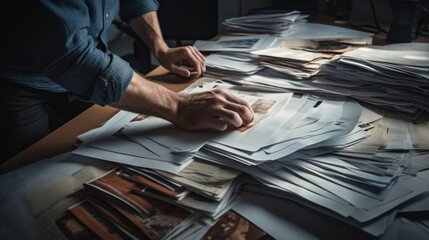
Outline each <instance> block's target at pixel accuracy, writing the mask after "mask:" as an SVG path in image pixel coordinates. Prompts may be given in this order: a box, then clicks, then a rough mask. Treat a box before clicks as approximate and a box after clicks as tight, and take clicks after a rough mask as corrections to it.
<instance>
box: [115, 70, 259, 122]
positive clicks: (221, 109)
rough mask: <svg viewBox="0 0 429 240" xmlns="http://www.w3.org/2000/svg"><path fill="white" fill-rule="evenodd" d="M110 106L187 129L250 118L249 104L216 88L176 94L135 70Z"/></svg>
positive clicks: (242, 120) (249, 120)
mask: <svg viewBox="0 0 429 240" xmlns="http://www.w3.org/2000/svg"><path fill="white" fill-rule="evenodd" d="M109 105H110V106H112V107H116V108H119V109H123V110H127V111H130V112H136V113H142V114H146V115H152V116H155V117H160V118H163V119H165V120H168V121H170V122H171V123H173V124H174V125H176V126H178V127H180V128H183V129H186V130H203V129H215V130H218V131H224V130H226V129H228V128H238V127H240V126H242V125H245V124H248V123H250V122H251V121H253V116H254V113H253V110H252V108H251V107H250V106H249V104H248V103H247V102H246V101H244V100H243V99H240V98H238V97H236V96H235V95H232V94H231V93H228V92H226V91H223V90H220V89H215V90H212V91H207V92H200V93H193V94H178V93H175V92H173V91H171V90H169V89H167V88H165V87H163V86H161V85H159V84H156V83H153V82H150V81H148V80H146V79H145V78H143V77H142V76H140V75H139V74H137V73H134V76H133V79H132V80H131V83H130V85H129V86H128V88H127V89H126V90H125V92H124V94H123V95H122V98H121V100H120V101H119V102H116V103H110V104H109Z"/></svg>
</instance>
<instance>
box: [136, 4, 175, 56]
mask: <svg viewBox="0 0 429 240" xmlns="http://www.w3.org/2000/svg"><path fill="white" fill-rule="evenodd" d="M129 24H130V26H131V27H132V28H133V30H134V31H135V32H136V33H137V35H139V37H140V38H141V39H143V41H144V42H145V43H146V45H147V46H148V47H149V48H150V49H151V51H152V52H153V54H154V55H155V57H156V58H159V55H160V54H162V53H164V52H166V51H167V50H168V48H169V47H168V46H167V44H166V43H165V41H164V39H163V37H162V32H161V28H160V26H159V22H158V15H157V13H156V12H155V11H152V12H148V13H145V14H143V15H141V16H139V17H136V18H134V19H132V20H131V21H130V22H129Z"/></svg>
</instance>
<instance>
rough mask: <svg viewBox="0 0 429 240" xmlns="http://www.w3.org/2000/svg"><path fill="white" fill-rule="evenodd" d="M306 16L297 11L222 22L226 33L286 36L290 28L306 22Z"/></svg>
mask: <svg viewBox="0 0 429 240" xmlns="http://www.w3.org/2000/svg"><path fill="white" fill-rule="evenodd" d="M306 17H307V15H302V14H301V13H300V12H299V11H292V12H288V13H274V14H256V15H247V16H243V17H233V18H228V19H226V20H225V21H224V22H223V25H225V26H226V31H230V32H246V33H272V34H286V33H287V32H288V30H290V29H291V28H295V27H298V26H299V25H302V24H303V23H305V22H306V19H305V18H306Z"/></svg>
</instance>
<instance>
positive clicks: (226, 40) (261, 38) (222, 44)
mask: <svg viewBox="0 0 429 240" xmlns="http://www.w3.org/2000/svg"><path fill="white" fill-rule="evenodd" d="M283 41H284V38H281V37H275V36H271V35H267V34H264V35H251V36H224V37H221V38H220V39H218V40H216V41H204V40H197V41H196V42H195V43H194V46H195V47H196V48H197V49H198V50H199V51H211V52H212V51H228V52H251V51H256V50H260V49H266V48H272V47H278V46H280V45H281V44H282V42H283Z"/></svg>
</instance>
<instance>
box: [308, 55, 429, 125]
mask: <svg viewBox="0 0 429 240" xmlns="http://www.w3.org/2000/svg"><path fill="white" fill-rule="evenodd" d="M319 73H320V76H318V77H316V78H315V80H314V81H313V83H314V84H315V85H316V86H319V87H320V88H321V89H324V90H327V91H332V92H336V93H338V94H343V95H347V96H352V97H354V98H356V99H359V100H362V101H365V102H368V103H371V104H374V105H377V106H381V107H385V108H387V109H389V110H393V111H395V112H398V113H401V114H402V115H403V116H406V117H411V118H413V119H416V118H417V117H418V116H419V115H420V114H421V113H422V112H429V102H428V101H427V99H428V97H429V93H428V92H429V84H428V82H429V55H428V53H427V52H425V51H394V50H381V49H371V48H359V49H356V50H353V51H350V52H347V53H344V54H342V55H341V56H339V57H338V58H335V59H333V60H331V61H330V62H329V63H326V64H324V65H322V66H321V68H320V72H319Z"/></svg>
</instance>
